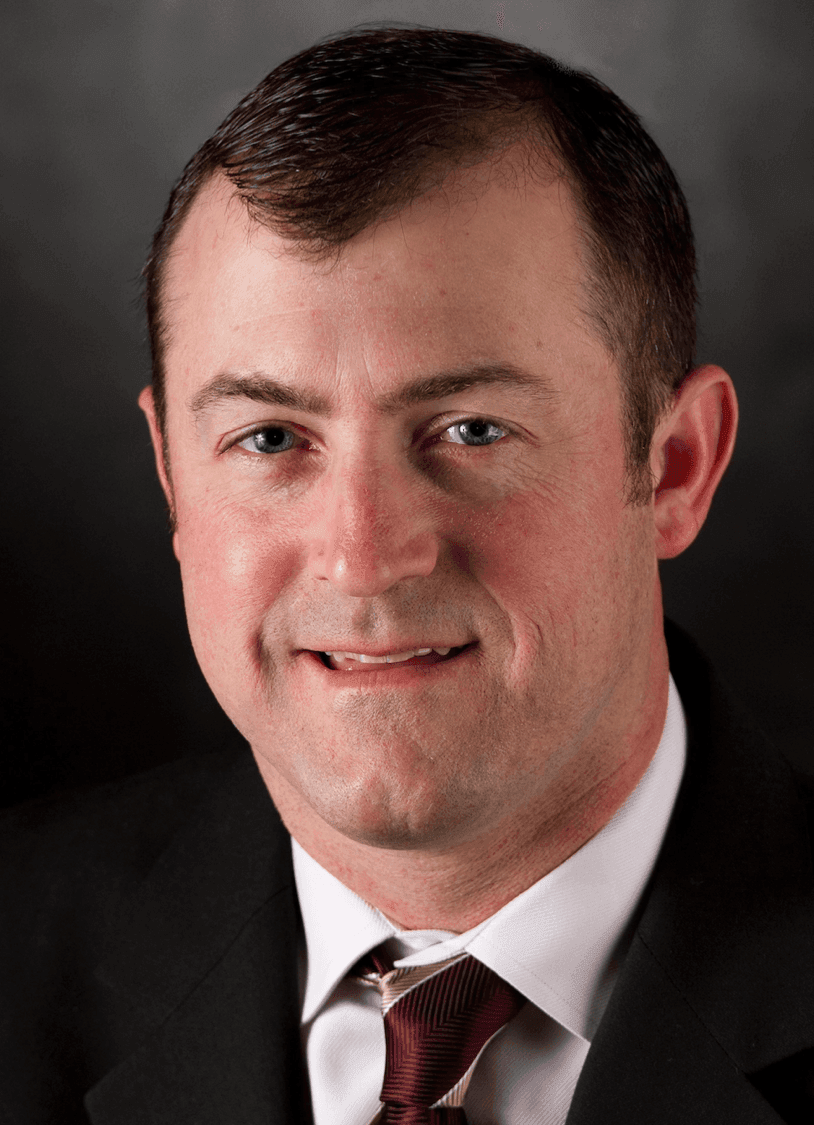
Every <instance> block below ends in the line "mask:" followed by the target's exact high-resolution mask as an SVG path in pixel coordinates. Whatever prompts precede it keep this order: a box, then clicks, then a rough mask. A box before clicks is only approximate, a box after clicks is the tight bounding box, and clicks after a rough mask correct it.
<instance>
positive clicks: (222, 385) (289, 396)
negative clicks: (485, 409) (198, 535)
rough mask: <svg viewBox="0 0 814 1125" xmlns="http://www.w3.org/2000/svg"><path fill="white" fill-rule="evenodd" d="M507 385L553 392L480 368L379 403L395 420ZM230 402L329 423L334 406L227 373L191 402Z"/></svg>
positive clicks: (524, 378)
mask: <svg viewBox="0 0 814 1125" xmlns="http://www.w3.org/2000/svg"><path fill="white" fill-rule="evenodd" d="M495 385H503V386H510V387H512V388H522V389H523V390H524V391H527V392H531V394H532V396H533V397H535V398H542V399H546V400H547V399H550V398H552V397H553V395H554V393H555V392H554V389H553V387H552V386H551V384H550V383H549V381H548V380H547V379H545V377H544V376H542V375H532V374H531V373H530V372H528V371H524V370H523V369H522V368H520V367H517V366H516V365H515V364H513V363H481V364H474V365H467V366H465V367H460V368H456V369H454V370H452V371H442V372H439V373H438V374H436V375H428V376H423V377H421V378H419V379H414V380H413V381H412V382H410V383H407V384H405V385H404V386H403V387H399V389H398V390H396V391H391V392H390V393H388V394H386V395H384V396H383V397H382V398H380V399H379V409H380V410H381V412H382V413H383V414H396V413H398V412H399V411H400V410H403V409H404V408H405V407H407V406H417V405H419V404H421V403H423V402H432V401H433V400H435V399H439V398H448V397H450V396H451V395H457V394H462V393H463V392H464V391H468V390H471V389H472V388H473V387H485V386H495ZM230 398H248V399H251V400H252V401H253V402H261V403H264V404H265V405H267V406H283V407H286V408H287V409H289V410H297V411H300V412H302V413H303V414H313V415H317V416H319V417H323V418H329V417H331V415H332V414H333V412H334V411H333V407H332V406H331V403H330V401H329V400H328V399H327V398H326V397H325V396H324V395H320V394H316V393H314V392H312V391H309V390H307V389H301V388H298V387H293V386H291V384H290V383H286V382H283V381H280V380H279V379H275V378H273V377H272V376H271V375H268V374H266V373H265V372H262V371H255V372H252V373H251V374H250V375H237V374H232V373H228V372H227V373H224V374H222V375H216V376H215V377H214V378H213V379H210V380H209V382H208V383H205V384H204V386H203V387H201V389H200V390H199V391H198V392H197V394H195V395H194V397H193V398H192V400H191V401H190V409H191V410H192V412H193V414H195V415H200V414H203V413H205V412H206V411H207V410H208V409H209V408H210V407H211V406H213V405H215V404H217V403H218V402H221V401H223V400H224V399H230Z"/></svg>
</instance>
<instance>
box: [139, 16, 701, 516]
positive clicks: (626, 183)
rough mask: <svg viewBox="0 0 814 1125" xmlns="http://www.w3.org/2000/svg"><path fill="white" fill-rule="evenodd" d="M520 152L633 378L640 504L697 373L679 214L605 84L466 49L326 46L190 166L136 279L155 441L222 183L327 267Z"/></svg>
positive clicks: (298, 58)
mask: <svg viewBox="0 0 814 1125" xmlns="http://www.w3.org/2000/svg"><path fill="white" fill-rule="evenodd" d="M521 136H522V137H524V138H525V139H527V140H528V139H531V141H532V143H533V145H534V147H536V149H537V151H538V152H539V153H540V154H541V155H543V156H545V157H546V158H547V159H548V160H549V162H550V161H552V160H553V161H554V162H556V163H557V164H558V166H559V168H560V170H561V171H562V172H563V173H564V175H565V176H566V177H567V179H568V181H569V183H570V185H571V187H572V190H573V191H574V193H575V197H576V199H577V202H578V204H579V206H580V208H581V211H582V214H583V216H584V220H585V227H584V230H583V240H584V243H585V245H586V248H587V252H588V260H589V271H590V295H589V300H590V308H589V310H588V311H589V313H590V315H591V318H592V320H593V322H594V323H595V325H596V327H597V329H598V333H599V335H600V338H601V339H602V341H603V343H604V344H605V346H606V347H607V348H608V350H609V351H610V353H611V355H612V356H613V357H614V359H615V360H616V361H617V363H618V365H619V368H620V370H621V372H622V375H623V380H624V403H625V415H626V417H625V422H626V442H627V461H628V470H629V480H630V488H629V498H630V499H631V501H633V502H643V501H646V500H647V499H648V498H649V496H650V493H651V490H652V482H651V480H650V475H649V472H648V471H647V463H648V457H649V450H650V442H651V439H652V435H653V430H654V428H655V425H656V423H657V421H658V419H659V417H660V415H661V413H662V411H663V410H664V408H665V407H666V405H667V404H668V403H669V401H670V399H671V397H672V395H673V393H674V392H675V391H676V389H677V388H678V386H679V385H680V383H681V382H682V380H683V379H684V377H685V375H686V374H687V373H688V372H689V371H690V370H691V369H692V366H693V362H694V358H693V357H694V350H695V303H696V291H695V251H694V246H693V237H692V228H691V225H690V218H689V212H688V209H687V204H686V201H685V199H684V196H683V194H682V191H681V188H680V187H679V185H678V182H677V180H676V178H675V175H674V174H673V171H672V169H671V168H670V166H669V164H668V163H667V161H666V159H665V157H664V155H663V154H662V152H661V150H660V149H659V148H658V146H657V145H656V144H655V142H654V141H653V140H652V138H651V137H650V136H649V135H648V133H647V132H646V131H645V129H644V128H643V127H642V125H641V122H640V121H639V119H638V117H637V116H636V114H635V113H633V111H632V110H631V109H630V108H629V107H628V106H627V105H625V103H624V102H623V101H621V99H620V98H618V97H617V96H616V94H614V93H613V92H612V91H611V90H609V89H608V88H607V87H606V86H604V85H603V84H602V83H601V82H599V81H598V80H597V79H596V78H594V77H593V76H591V75H589V74H586V73H584V72H579V71H575V70H571V69H569V68H568V67H566V66H563V65H562V64H560V63H558V62H556V61H555V60H554V59H551V58H549V57H548V56H547V55H544V54H542V53H541V52H539V51H535V50H532V49H531V48H529V47H525V46H521V45H519V44H516V43H509V42H506V41H505V40H502V39H498V38H495V37H492V36H488V35H480V34H475V33H471V32H462V31H448V30H443V29H436V28H418V27H410V28H393V27H388V28H375V29H353V30H351V31H349V32H345V33H342V34H341V35H339V36H335V37H332V38H329V39H327V40H324V41H322V42H320V43H318V44H316V45H315V46H313V47H310V48H308V50H305V51H302V52H301V53H300V54H298V55H295V56H294V57H292V58H290V59H288V60H286V61H285V62H284V63H282V64H281V65H280V66H278V67H277V68H276V69H275V70H273V71H272V72H271V73H270V74H269V75H268V76H267V77H266V78H264V79H263V81H262V82H260V83H259V85H257V86H256V87H255V88H254V89H253V90H252V91H251V92H250V93H249V94H247V95H246V96H245V97H244V98H243V100H242V101H241V102H240V103H239V104H238V105H237V106H236V108H235V109H234V110H233V111H232V112H231V113H230V114H229V116H228V117H227V118H226V120H225V121H224V122H223V124H222V125H221V126H220V128H219V129H218V130H217V131H216V132H215V133H214V134H213V136H212V137H211V138H210V139H209V140H208V141H206V142H205V143H204V144H203V145H202V146H201V148H200V149H199V150H198V152H196V153H195V155H194V156H193V157H192V159H191V160H190V161H189V163H188V164H187V166H186V168H185V169H184V172H183V174H182V175H181V178H180V179H179V180H178V182H177V184H176V185H175V187H174V188H173V191H172V194H171V196H170V199H169V203H168V205H167V209H166V211H165V213H164V217H163V219H162V222H161V225H160V226H159V228H158V230H157V232H156V235H155V238H154V240H153V245H152V250H151V253H150V255H149V258H148V260H147V264H146V266H145V269H144V277H145V282H146V300H147V316H148V323H149V331H150V344H151V349H152V359H153V390H154V396H155V402H156V412H157V415H158V419H159V424H160V425H161V427H162V430H163V429H164V428H165V421H166V399H165V387H164V370H163V359H164V351H165V341H166V333H167V326H166V324H165V322H164V321H163V320H162V315H161V296H162V282H163V275H164V267H165V264H166V261H167V257H168V254H169V252H170V250H171V248H172V244H173V241H174V239H175V237H176V235H177V233H178V230H179V228H180V226H181V224H182V223H183V221H184V218H185V216H186V214H187V212H188V210H189V208H190V206H191V204H192V202H193V201H194V199H195V198H196V196H197V194H198V192H199V191H200V190H201V188H202V186H203V185H204V184H205V183H206V182H207V181H208V180H209V179H210V177H211V176H212V175H214V174H215V173H216V172H218V171H222V172H224V173H225V174H226V175H227V176H228V177H229V178H230V180H231V181H232V183H233V184H234V185H235V188H236V189H237V191H238V193H239V195H240V196H241V197H242V199H243V200H244V202H245V203H246V205H247V206H248V208H249V209H250V212H251V213H252V214H253V216H254V217H255V218H257V219H258V220H260V221H261V222H263V223H265V224H267V225H268V226H270V227H271V228H272V229H274V230H276V231H277V232H278V233H280V234H282V235H283V236H285V237H286V238H288V239H290V240H291V241H292V242H293V243H296V244H298V248H299V249H301V250H302V252H303V253H305V254H315V255H320V256H325V255H331V254H335V253H339V252H340V251H341V248H342V246H343V245H344V244H345V243H346V242H348V241H349V240H350V239H351V238H353V237H354V235H356V234H359V233H360V232H361V231H363V230H364V229H366V228H367V227H369V226H371V225H372V224H373V223H375V222H376V221H379V220H381V219H383V218H386V217H389V216H390V215H392V214H395V213H397V212H398V211H399V210H401V209H402V208H404V207H405V206H407V205H408V204H409V203H410V202H411V201H412V200H413V199H415V198H417V197H418V196H419V195H420V194H422V193H423V192H424V191H426V190H428V188H430V187H431V186H434V185H435V184H438V183H440V182H441V180H442V179H443V178H444V176H445V174H447V173H448V172H449V171H450V170H451V169H453V168H454V167H456V166H460V165H465V164H473V163H475V162H476V161H477V160H478V159H482V158H484V157H486V156H488V155H490V154H495V153H498V152H499V151H501V150H502V149H504V148H505V147H507V145H508V144H509V143H511V142H512V141H513V140H516V139H518V138H519V137H521Z"/></svg>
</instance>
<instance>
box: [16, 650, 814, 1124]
mask: <svg viewBox="0 0 814 1125" xmlns="http://www.w3.org/2000/svg"><path fill="white" fill-rule="evenodd" d="M669 643H670V655H671V668H672V671H673V675H674V677H675V679H676V682H677V684H678V688H679V691H680V693H681V697H682V700H683V702H684V705H685V709H686V711H687V718H688V727H689V755H688V768H687V773H686V777H685V780H684V782H683V785H682V788H681V792H680V795H679V800H678V803H677V806H676V810H675V813H674V816H673V819H672V821H671V825H670V828H669V831H668V835H667V838H666V841H665V845H664V848H663V849H662V853H661V855H660V857H659V861H658V864H657V868H656V871H655V874H654V877H653V879H652V881H651V886H650V888H649V891H648V893H647V896H646V900H645V904H644V907H643V909H642V912H641V916H640V918H639V921H638V925H637V929H636V933H635V936H634V938H633V943H632V946H631V948H630V951H629V953H628V956H627V958H626V960H625V963H624V966H623V968H622V971H621V974H620V977H619V980H618V983H617V985H616V988H615V990H614V993H613V995H612V997H611V1001H610V1004H609V1006H608V1008H607V1011H606V1013H605V1016H604V1018H603V1020H602V1023H601V1025H600V1028H599V1031H598V1033H597V1035H596V1038H595V1040H594V1043H593V1045H592V1047H591V1050H590V1052H589V1054H588V1058H587V1061H586V1063H585V1067H584V1069H583V1072H582V1075H581V1077H580V1080H579V1084H578V1086H577V1090H576V1095H575V1098H574V1102H573V1105H572V1107H571V1112H570V1114H569V1117H568V1125H701V1123H705V1122H709V1123H714V1125H722V1123H726V1125H728V1123H732V1125H777V1123H778V1122H780V1121H786V1122H793V1123H795V1125H796V1123H801V1125H802V1123H803V1122H805V1123H806V1125H811V1123H812V1122H813V1121H814V903H813V902H812V895H813V892H814V883H813V881H812V862H811V843H810V841H811V828H812V825H811V820H810V809H811V801H810V799H809V797H808V796H807V795H806V792H805V790H804V788H801V783H800V782H799V781H798V779H796V778H795V777H794V775H793V773H792V771H791V770H790V768H789V767H788V766H787V765H786V764H785V763H784V762H783V761H782V760H781V759H779V758H778V757H777V756H776V755H774V754H773V753H772V752H771V751H770V750H767V748H766V747H765V746H764V745H763V742H762V739H761V738H760V737H759V736H758V735H757V734H756V733H755V732H754V731H753V730H751V729H749V728H748V726H745V725H744V724H743V723H742V722H741V721H740V720H739V719H738V717H737V716H736V715H735V714H734V712H733V710H732V708H731V706H730V704H729V702H728V701H727V699H726V697H725V695H724V694H723V693H722V691H721V689H720V688H719V687H718V685H717V684H716V683H715V680H714V677H713V676H712V674H711V671H710V669H709V668H708V666H707V665H706V663H705V662H704V660H703V658H702V657H701V656H700V654H698V653H697V651H696V650H695V649H694V647H693V646H692V643H691V642H689V641H688V640H687V638H686V637H684V636H683V635H681V634H679V633H677V632H676V631H675V630H672V629H671V630H670V633H669ZM2 832H3V835H2V851H0V856H1V857H2V876H1V881H2V902H1V903H0V908H1V909H2V915H0V933H2V950H1V951H0V989H1V990H2V996H0V1021H2V1034H1V1035H0V1120H2V1123H3V1125H74V1123H79V1122H82V1123H83V1125H87V1122H88V1121H90V1122H92V1123H93V1125H283V1123H285V1125H290V1123H299V1122H308V1121H309V1120H310V1113H309V1109H308V1096H307V1080H306V1077H305V1074H304V1070H303V1063H302V1059H301V1052H300V1038H299V1030H298V1022H299V1021H298V1012H299V998H298V988H297V942H298V927H299V915H298V909H297V902H296V894H295V889H294V883H293V875H292V867H291V853H290V843H289V839H288V836H287V834H286V832H285V830H284V829H283V827H282V825H281V823H280V821H279V818H278V817H277V814H276V812H275V811H274V808H273V806H272V805H271V802H270V800H269V798H268V795H267V793H266V790H265V788H264V786H263V783H262V781H261V779H260V777H259V774H258V772H257V770H256V767H255V765H254V763H253V760H252V758H251V755H250V753H249V752H248V750H247V749H245V748H244V747H241V748H238V749H235V750H234V751H229V752H226V753H224V754H221V755H217V756H212V757H207V758H205V759H199V760H189V761H186V760H185V761H182V762H178V763H173V764H172V765H170V766H168V767H162V768H161V769H159V770H154V771H151V772H150V773H149V774H145V775H142V776H140V777H137V778H133V779H129V780H127V781H125V782H121V783H116V784H113V785H108V786H105V787H104V788H102V789H99V790H96V791H93V792H91V793H85V794H76V795H72V796H68V797H65V796H63V797H60V798H59V799H57V800H46V801H40V802H37V803H34V804H30V805H26V806H24V807H22V808H21V809H19V810H16V811H14V812H12V813H11V814H7V815H6V817H5V818H4V821H3V826H2Z"/></svg>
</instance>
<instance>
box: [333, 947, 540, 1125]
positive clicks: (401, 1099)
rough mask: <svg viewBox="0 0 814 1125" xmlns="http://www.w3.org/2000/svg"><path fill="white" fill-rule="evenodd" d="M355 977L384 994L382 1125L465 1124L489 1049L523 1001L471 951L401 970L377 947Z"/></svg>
mask: <svg viewBox="0 0 814 1125" xmlns="http://www.w3.org/2000/svg"><path fill="white" fill-rule="evenodd" d="M355 975H357V976H359V977H360V978H361V979H362V980H364V981H366V982H367V983H370V984H375V985H376V987H377V988H378V989H379V992H380V993H381V997H382V1015H383V1016H384V1033H385V1042H386V1046H387V1059H386V1062H385V1070H384V1082H383V1084H382V1092H381V1101H382V1113H381V1116H380V1117H379V1118H378V1120H379V1122H381V1123H382V1125H466V1115H465V1113H464V1111H463V1101H464V1097H465V1095H466V1090H467V1087H468V1085H469V1080H470V1078H471V1077H472V1072H473V1071H474V1069H475V1063H476V1062H477V1060H478V1056H479V1055H480V1053H481V1051H482V1050H483V1048H484V1047H485V1046H486V1044H487V1043H488V1042H489V1040H490V1039H491V1038H492V1037H493V1036H494V1035H496V1034H497V1032H498V1031H500V1029H501V1028H502V1027H503V1026H504V1024H506V1023H508V1021H509V1020H510V1019H511V1018H512V1017H513V1016H515V1015H516V1014H517V1013H518V1012H519V1010H520V1008H521V1007H522V1006H523V1003H524V998H523V997H522V996H521V995H520V993H519V992H518V991H517V990H516V989H514V988H512V987H511V985H508V984H506V982H505V981H504V980H502V979H501V978H500V977H499V976H498V975H497V973H493V972H492V970H491V969H487V967H486V966H485V965H483V964H481V962H480V961H477V960H475V958H474V957H472V956H470V955H469V954H468V953H463V954H459V955H458V956H457V957H453V958H451V959H450V960H449V961H441V962H439V963H438V964H435V965H421V966H419V967H416V968H407V969H394V968H393V967H392V963H391V962H389V961H388V960H387V959H386V958H385V956H384V955H383V953H382V951H381V947H379V948H378V949H374V950H373V951H372V952H371V953H369V954H368V955H367V957H365V958H364V959H363V961H362V962H361V963H360V965H359V966H358V968H357V969H356V970H355Z"/></svg>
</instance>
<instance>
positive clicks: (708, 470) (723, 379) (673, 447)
mask: <svg viewBox="0 0 814 1125" xmlns="http://www.w3.org/2000/svg"><path fill="white" fill-rule="evenodd" d="M737 423H738V403H737V398H736V396H735V388H734V387H733V385H732V380H731V379H730V378H729V376H728V375H727V373H726V372H725V371H723V370H722V369H721V368H720V367H714V366H712V365H705V366H704V367H699V368H697V369H696V370H695V371H693V372H691V373H690V374H689V375H688V376H687V378H686V379H685V380H684V382H683V383H682V385H681V387H680V388H679V391H678V393H677V395H676V398H675V401H674V403H673V406H672V408H671V410H670V413H669V414H668V415H667V417H666V418H664V420H663V421H662V422H661V423H660V425H659V426H658V428H657V430H656V434H655V436H654V441H653V445H652V452H651V469H652V470H653V474H654V477H655V479H656V480H658V485H657V486H656V490H655V494H654V501H653V503H654V522H655V532H656V555H657V557H658V558H660V559H669V558H673V557H674V556H676V555H679V554H681V552H682V551H684V550H685V549H686V548H687V547H689V545H690V544H691V543H692V541H693V540H694V539H695V537H696V535H697V534H698V532H699V531H700V530H701V527H702V526H703V523H704V520H705V519H706V517H707V512H708V511H709V507H710V504H711V503H712V497H713V496H714V495H715V490H716V488H717V487H718V483H719V481H720V479H721V477H722V476H723V474H724V470H725V469H726V467H727V465H728V464H729V460H730V457H731V456H732V450H733V448H734V445H735V432H736V430H737Z"/></svg>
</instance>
